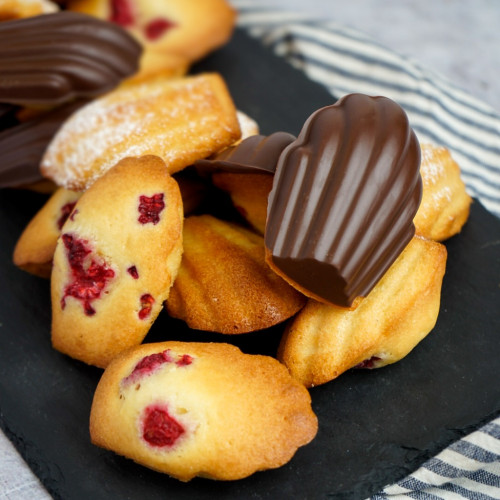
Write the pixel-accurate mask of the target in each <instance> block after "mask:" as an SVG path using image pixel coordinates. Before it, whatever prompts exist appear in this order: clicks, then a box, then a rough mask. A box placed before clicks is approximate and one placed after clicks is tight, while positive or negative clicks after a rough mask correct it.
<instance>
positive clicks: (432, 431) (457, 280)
mask: <svg viewBox="0 0 500 500" xmlns="http://www.w3.org/2000/svg"><path fill="white" fill-rule="evenodd" d="M212 69H213V70H218V71H220V72H221V73H223V74H224V76H225V77H226V79H227V81H228V84H229V87H230V89H231V92H232V94H233V96H234V99H235V101H236V103H237V106H238V107H239V108H240V109H242V110H243V111H246V112H247V113H249V114H250V115H251V116H253V117H254V118H256V119H257V120H258V122H259V123H260V125H261V128H262V131H263V133H270V132H274V131H277V130H286V131H290V132H292V133H297V132H298V130H299V129H300V127H301V125H302V123H303V122H304V120H305V119H306V118H307V116H308V115H309V114H310V113H311V112H312V111H314V110H315V109H316V108H318V107H320V106H323V105H325V104H329V103H330V102H331V101H332V99H331V97H330V96H329V95H328V94H327V93H326V92H325V90H324V89H322V88H321V87H318V86H317V85H315V84H314V83H312V82H310V81H308V80H307V79H306V78H305V77H304V76H303V75H302V74H301V73H299V72H297V71H295V70H293V69H292V68H290V67H289V66H288V65H287V64H286V63H284V62H283V61H282V60H280V59H278V58H275V57H274V56H272V55H271V54H270V53H269V52H267V51H266V50H265V49H263V48H262V47H261V46H260V44H259V43H258V42H256V41H253V40H251V39H250V38H248V37H247V36H246V35H245V34H244V33H242V32H237V33H236V35H235V38H234V40H233V41H232V43H231V44H230V45H229V46H228V47H226V48H225V49H223V50H221V51H220V52H218V53H217V54H215V55H214V56H213V57H211V58H210V59H207V60H206V61H204V62H203V63H202V64H200V65H199V66H198V67H197V68H196V70H197V71H204V70H212ZM44 199H45V198H44V197H43V196H41V195H36V194H34V193H29V192H22V191H19V192H18V191H10V190H4V191H0V231H1V234H2V239H1V243H0V284H1V287H2V301H1V302H0V426H1V427H2V429H3V430H4V431H5V432H6V433H7V435H8V436H9V437H10V439H11V440H12V441H13V442H14V444H15V445H16V447H17V449H18V450H19V451H20V452H21V454H22V455H23V457H24V458H25V460H26V461H27V462H28V464H29V465H30V466H31V468H32V469H33V471H34V472H35V474H37V475H38V477H39V478H40V479H41V481H42V482H43V484H44V485H45V486H46V488H47V489H48V491H49V492H50V493H51V494H52V495H53V496H54V497H55V498H62V499H65V500H71V499H82V500H83V499H85V500H86V499H88V498H92V499H109V498H128V499H160V498H162V499H163V498H166V497H168V498H178V499H183V498H186V499H187V498H189V499H193V498H200V499H204V498H207V499H208V498H213V497H214V496H215V497H217V498H231V499H233V498H241V499H247V498H248V499H249V498H253V499H264V498H266V499H267V498H269V499H271V498H278V497H279V498H336V499H343V498H346V499H347V498H348V499H362V498H366V497H367V496H369V495H370V494H372V493H375V492H376V491H378V490H379V489H380V488H381V487H382V486H383V485H385V484H387V483H392V482H394V481H396V480H398V479H400V478H402V477H404V476H406V475H407V474H408V473H410V472H411V471H413V470H414V469H416V468H417V467H418V466H419V465H420V464H421V463H422V462H423V461H424V460H425V459H427V458H429V457H431V456H433V455H435V454H436V453H437V452H439V451H440V450H441V449H443V448H444V447H445V446H447V445H448V444H450V443H451V442H452V441H454V440H456V439H458V438H459V437H460V436H462V435H463V434H465V433H468V432H470V431H471V430H473V429H474V428H476V427H477V426H478V425H479V424H481V423H482V422H485V421H488V420H489V419H491V418H493V417H494V416H495V415H497V414H498V413H499V412H500V384H498V380H499V379H500V362H499V360H500V342H499V339H498V337H499V335H500V313H499V310H498V306H499V305H500V286H499V283H500V251H499V247H500V220H499V219H497V218H496V217H494V216H493V215H491V214H490V213H488V212H487V211H486V210H485V209H484V208H483V207H482V206H481V205H480V204H479V203H478V202H475V203H474V204H473V207H472V212H471V216H470V219H469V222H468V223H467V225H466V226H465V228H464V230H463V232H462V233H461V234H460V235H459V236H456V237H454V238H452V239H451V240H450V241H449V242H447V247H448V252H449V258H448V264H447V271H446V275H445V279H444V285H443V292H442V305H441V312H440V316H439V319H438V323H437V326H436V328H435V329H434V331H433V332H432V333H431V334H430V335H429V336H428V337H427V338H426V339H425V340H424V341H423V342H422V343H421V344H419V346H417V348H416V349H414V351H413V352H412V353H410V355H409V356H407V357H406V358H405V359H404V360H402V361H401V362H400V363H397V364H395V365H392V366H388V367H385V368H382V369H379V370H374V371H371V372H368V371H352V372H349V373H346V374H344V375H343V376H341V377H340V378H339V379H337V380H335V381H332V382H330V383H328V384H325V385H323V386H321V387H316V388H314V389H312V390H311V394H312V398H313V407H314V410H315V412H316V413H317V415H318V418H319V423H320V427H319V432H318V436H317V437H316V439H315V440H314V441H313V442H312V443H311V444H310V445H308V446H306V447H304V448H302V449H300V450H299V451H298V452H297V454H296V455H295V457H294V458H293V459H292V461H291V462H290V463H289V464H287V465H286V466H284V467H282V468H281V469H278V470H273V471H266V472H261V473H257V474H255V475H254V476H252V477H250V478H248V479H245V480H241V481H235V482H227V483H224V482H214V481H208V480H202V479H195V480H193V481H191V482H190V483H187V484H185V483H180V482H178V481H176V480H173V479H170V478H169V477H167V476H164V475H161V474H158V473H155V472H153V471H150V470H148V469H145V468H143V467H141V466H139V465H136V464H134V463H133V462H131V461H130V460H127V459H125V458H122V457H118V456H116V455H114V454H113V453H111V452H108V451H104V450H101V449H98V448H96V447H94V446H92V445H91V444H90V442H89V435H88V414H89V409H90V404H91V401H92V396H93V391H94V388H95V386H96V384H97V382H98V380H99V377H100V374H101V371H100V370H98V369H95V368H92V367H88V366H85V365H84V364H82V363H79V362H77V361H74V360H71V359H69V358H67V357H65V356H63V355H61V354H59V353H57V352H55V351H54V350H52V348H51V347H50V299H49V284H48V282H47V281H45V280H42V279H39V278H36V277H33V276H30V275H28V274H27V273H24V272H22V271H20V270H18V269H16V268H15V267H14V266H13V265H12V263H11V254H12V250H13V247H14V245H15V242H16V240H17V238H18V236H19V234H20V232H21V231H22V229H23V227H24V226H25V224H26V223H27V222H28V221H29V219H30V218H31V216H32V215H33V214H34V213H35V211H36V210H37V208H38V207H39V206H41V204H42V203H43V201H44ZM165 332H168V333H167V334H165ZM280 333H281V330H280V328H274V329H273V330H271V331H268V332H259V333H255V334H248V335H243V336H237V337H231V341H233V342H234V343H236V344H237V345H239V346H240V347H241V348H242V349H243V350H244V351H246V352H264V353H270V354H272V353H274V351H275V349H276V345H277V343H278V340H279V336H280ZM165 335H167V337H168V338H172V339H173V338H186V339H188V340H216V341H227V340H228V338H227V337H223V336H219V335H215V334H214V335H210V334H206V333H200V332H193V331H188V330H187V329H186V328H185V327H184V325H183V324H182V323H180V322H178V321H173V320H171V319H170V318H168V317H167V316H166V315H165V314H162V315H160V317H159V318H158V320H157V322H156V323H155V325H154V327H153V329H152V331H151V333H150V334H149V335H148V337H147V339H146V340H147V341H155V340H160V339H166V338H167V337H166V336H165Z"/></svg>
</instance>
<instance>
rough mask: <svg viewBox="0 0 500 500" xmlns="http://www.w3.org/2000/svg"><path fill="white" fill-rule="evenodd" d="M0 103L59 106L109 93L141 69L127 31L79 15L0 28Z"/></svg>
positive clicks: (136, 48)
mask: <svg viewBox="0 0 500 500" xmlns="http://www.w3.org/2000/svg"><path fill="white" fill-rule="evenodd" d="M0 47H1V50H0V75H1V76H0V102H3V103H10V104H19V105H44V106H45V105H49V106H54V105H59V104H61V103H64V102H68V101H69V100H72V99H75V98H91V97H95V96H97V95H100V94H102V93H104V92H107V91H109V90H111V89H112V88H114V87H115V86H116V85H118V84H119V83H120V82H121V81H122V80H123V79H124V78H126V77H127V76H130V75H132V74H133V73H135V72H136V71H137V69H138V64H139V57H140V55H141V52H142V47H141V45H140V44H139V43H138V42H137V41H136V40H135V39H134V38H133V37H132V36H131V35H130V34H129V33H127V32H126V31H125V30H124V29H123V28H121V27H120V26H117V25H115V24H112V23H108V22H105V21H102V20H99V19H97V18H94V17H91V16H87V15H85V14H80V13H77V12H69V11H66V12H64V11H62V12H56V13H53V14H43V15H40V16H34V17H28V18H24V19H16V20H13V21H5V22H2V23H0Z"/></svg>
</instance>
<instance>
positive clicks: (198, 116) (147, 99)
mask: <svg viewBox="0 0 500 500" xmlns="http://www.w3.org/2000/svg"><path fill="white" fill-rule="evenodd" d="M233 122H235V123H237V122H236V120H235V119H234V115H233V116H231V114H228V113H227V111H226V110H225V109H224V106H223V104H222V103H221V102H220V100H219V99H218V96H217V94H216V91H215V90H214V89H213V87H212V85H211V82H210V81H206V79H205V78H203V77H202V76H200V77H193V78H191V79H189V80H179V81H178V82H173V81H171V80H158V81H154V82H147V83H143V84H142V85H137V86H134V87H125V88H122V89H119V90H117V91H114V92H111V93H109V94H107V95H106V96H104V97H102V98H100V99H97V100H95V101H93V102H92V103H90V104H88V105H87V106H85V107H83V108H81V109H80V110H79V111H78V112H76V113H75V114H74V115H73V116H72V117H71V118H70V119H69V120H68V121H67V122H66V123H65V124H64V125H63V127H62V128H61V129H60V131H59V132H58V134H56V136H55V138H54V140H53V141H52V143H51V144H50V145H49V148H48V149H47V152H46V154H45V156H44V158H43V160H42V170H43V171H44V173H45V174H46V175H47V176H48V177H50V178H52V179H53V180H54V181H55V182H56V183H57V184H59V185H63V186H65V187H70V188H73V189H84V188H86V187H88V186H89V185H90V184H91V183H92V182H94V181H95V180H96V179H97V178H98V177H100V176H101V175H102V174H103V173H104V172H106V171H107V170H109V169H110V168H111V167H112V166H114V165H115V164H116V163H117V162H118V161H119V160H121V159H122V158H125V157H127V156H142V155H146V154H152V155H157V156H160V157H161V158H162V159H163V160H164V161H165V162H166V163H167V166H169V170H170V171H171V173H173V172H175V171H177V170H180V169H181V168H184V167H185V166H187V165H190V164H191V163H193V162H194V161H195V160H196V159H199V158H203V157H205V156H208V155H209V154H211V153H212V152H215V151H217V150H219V149H221V148H223V147H225V146H227V145H229V144H230V143H231V142H232V141H233V140H234V134H235V130H234V126H232V123H233ZM236 133H237V132H236ZM75 184H76V185H75Z"/></svg>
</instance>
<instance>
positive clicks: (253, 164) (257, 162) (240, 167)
mask: <svg viewBox="0 0 500 500" xmlns="http://www.w3.org/2000/svg"><path fill="white" fill-rule="evenodd" d="M294 140H295V136H293V135H292V134H289V133H287V132H275V133H274V134H271V135H269V136H264V135H252V136H250V137H247V138H246V139H244V140H243V141H241V142H240V143H239V144H237V145H235V146H232V147H230V148H227V149H225V150H224V151H221V152H220V153H218V154H217V155H215V156H212V157H211V158H207V159H204V160H198V161H196V163H195V166H196V167H197V168H200V169H201V170H202V171H205V172H206V171H212V170H223V171H225V172H232V173H260V174H262V173H270V174H274V171H275V170H276V164H277V163H278V159H279V156H280V154H281V152H282V151H283V150H284V149H285V148H286V147H287V146H288V145H289V144H290V143H291V142H292V141H294Z"/></svg>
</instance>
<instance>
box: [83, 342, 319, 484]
mask: <svg viewBox="0 0 500 500" xmlns="http://www.w3.org/2000/svg"><path fill="white" fill-rule="evenodd" d="M317 426H318V423H317V418H316V416H315V414H314V413H313V411H312V408H311V398H310V395H309V393H308V391H307V390H306V389H305V388H304V387H303V386H302V385H301V384H300V383H298V382H297V381H295V380H294V379H293V378H292V377H291V376H290V374H289V373H288V371H287V370H286V368H285V367H284V366H283V365H281V364H280V363H279V362H278V361H276V360H275V359H274V358H271V357H269V356H262V355H250V354H243V353H242V352H241V351H240V350H239V349H238V348H237V347H235V346H232V345H229V344H225V343H186V342H162V343H154V344H143V345H141V346H138V347H136V348H132V349H130V350H128V351H126V352H124V353H122V354H121V355H120V356H118V357H117V358H115V359H114V360H113V362H112V363H111V364H110V365H109V366H108V367H107V369H106V370H105V372H104V374H103V376H102V378H101V380H100V382H99V384H98V386H97V389H96V392H95V395H94V400H93V403H92V410H91V414H90V436H91V439H92V442H93V443H94V444H95V445H97V446H100V447H103V448H106V449H109V450H112V451H114V452H115V453H118V454H120V455H124V456H126V457H128V458H131V459H132V460H134V461H135V462H137V463H140V464H142V465H144V466H146V467H149V468H151V469H154V470H156V471H159V472H163V473H166V474H168V475H170V476H172V477H175V478H177V479H180V480H181V481H189V480H190V479H192V478H193V477H195V476H201V477H206V478H211V479H221V480H235V479H240V478H244V477H247V476H249V475H251V474H253V473H254V472H256V471H260V470H265V469H272V468H277V467H280V466H282V465H284V464H285V463H287V462H288V461H289V460H290V459H291V458H292V457H293V455H294V454H295V452H296V450H297V449H298V448H299V447H300V446H303V445H305V444H307V443H309V442H310V441H311V440H312V439H313V438H314V437H315V435H316V432H317Z"/></svg>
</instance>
